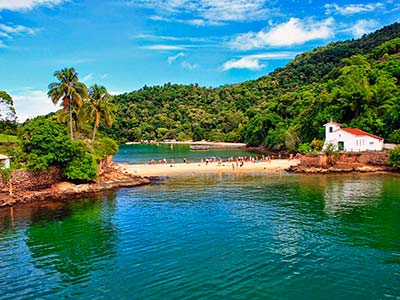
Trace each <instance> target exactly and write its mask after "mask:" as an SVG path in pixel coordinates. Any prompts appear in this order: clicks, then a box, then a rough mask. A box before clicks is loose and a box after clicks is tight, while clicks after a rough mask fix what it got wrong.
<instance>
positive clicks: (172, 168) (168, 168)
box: [115, 159, 299, 176]
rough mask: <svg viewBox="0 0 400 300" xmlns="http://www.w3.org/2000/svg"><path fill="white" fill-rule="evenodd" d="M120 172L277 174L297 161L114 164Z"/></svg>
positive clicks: (154, 174) (143, 174)
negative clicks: (240, 163) (255, 172)
mask: <svg viewBox="0 0 400 300" xmlns="http://www.w3.org/2000/svg"><path fill="white" fill-rule="evenodd" d="M115 164H116V165H117V166H118V167H119V168H120V169H121V170H122V171H124V172H128V173H130V174H132V175H138V176H174V175H184V174H196V173H208V172H216V173H218V172H230V173H232V172H254V171H258V172H279V171H283V170H285V169H287V168H289V167H290V166H293V165H298V164H299V160H297V159H292V160H288V159H274V160H271V161H270V162H265V161H263V162H245V163H244V165H243V166H242V167H240V166H236V163H234V167H232V162H222V164H221V165H218V163H216V162H212V163H209V164H208V165H206V164H205V163H187V164H185V163H176V164H169V163H167V164H155V165H149V164H126V163H115Z"/></svg>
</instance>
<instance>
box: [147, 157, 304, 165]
mask: <svg viewBox="0 0 400 300" xmlns="http://www.w3.org/2000/svg"><path fill="white" fill-rule="evenodd" d="M294 158H298V155H296V157H294V156H293V154H290V156H289V160H292V159H294ZM274 159H275V156H274V155H264V154H262V155H261V156H258V155H254V156H252V155H250V156H236V157H235V156H230V157H228V159H227V160H226V162H228V163H232V168H235V167H242V166H243V165H244V164H245V163H257V162H267V163H271V161H272V160H274ZM278 159H281V155H280V154H279V155H278ZM222 162H223V160H222V158H220V157H219V158H218V157H215V156H212V157H206V158H202V159H201V160H200V163H201V164H205V165H208V164H210V163H217V164H218V166H221V165H222ZM156 163H157V162H156V161H155V160H154V159H152V160H151V161H150V165H155V164H156ZM183 163H185V164H188V163H189V160H188V159H187V158H183ZM158 164H168V161H167V159H166V158H163V159H160V160H158ZM170 164H171V166H172V165H174V164H175V160H174V159H171V160H170Z"/></svg>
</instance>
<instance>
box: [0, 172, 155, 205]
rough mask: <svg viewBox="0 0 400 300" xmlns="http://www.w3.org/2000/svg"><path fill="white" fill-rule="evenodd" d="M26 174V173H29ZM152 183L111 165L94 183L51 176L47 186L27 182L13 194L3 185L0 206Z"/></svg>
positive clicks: (70, 197) (61, 198)
mask: <svg viewBox="0 0 400 300" xmlns="http://www.w3.org/2000/svg"><path fill="white" fill-rule="evenodd" d="M24 174H25V175H26V174H28V173H24ZM26 177H27V178H28V177H29V176H28V175H26ZM30 178H31V179H32V180H33V181H34V182H36V181H38V180H39V179H38V178H35V177H34V176H32V177H30ZM40 178H42V177H40ZM60 178H61V177H60ZM45 183H47V184H45ZM150 183H151V179H149V178H145V177H141V176H133V175H130V174H126V173H124V172H122V171H121V170H119V169H117V168H115V167H113V166H109V167H108V168H107V170H103V173H102V174H101V175H100V176H99V178H98V179H97V180H96V181H95V182H93V183H85V184H74V183H71V182H65V181H61V180H58V181H57V180H55V179H53V178H51V179H50V178H49V180H48V181H46V180H45V179H43V178H42V180H41V186H45V187H44V188H37V186H35V187H36V188H35V189H32V186H34V185H30V184H27V185H26V187H24V186H20V187H21V188H19V189H16V188H15V187H13V190H12V194H10V190H9V188H7V186H6V185H3V188H2V189H1V191H0V207H2V206H10V205H14V204H20V203H27V202H34V201H43V200H52V199H57V200H70V199H73V198H76V197H80V196H83V195H86V194H94V193H101V192H103V191H107V190H111V189H116V188H121V187H135V186H139V185H146V184H150ZM39 186H40V185H39Z"/></svg>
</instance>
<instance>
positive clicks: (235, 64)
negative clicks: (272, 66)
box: [221, 52, 297, 71]
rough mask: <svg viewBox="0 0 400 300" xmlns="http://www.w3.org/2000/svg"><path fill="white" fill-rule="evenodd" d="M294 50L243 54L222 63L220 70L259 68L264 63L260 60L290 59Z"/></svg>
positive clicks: (293, 54) (262, 66)
mask: <svg viewBox="0 0 400 300" xmlns="http://www.w3.org/2000/svg"><path fill="white" fill-rule="evenodd" d="M296 54H297V53H295V52H272V53H261V54H253V55H247V56H243V57H241V58H239V59H231V60H229V61H227V62H226V63H224V65H223V66H222V67H221V70H222V71H228V70H231V69H248V70H260V69H262V68H264V67H265V64H263V63H261V61H265V60H278V59H291V58H293V57H295V56H296Z"/></svg>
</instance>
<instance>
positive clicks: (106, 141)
mask: <svg viewBox="0 0 400 300" xmlns="http://www.w3.org/2000/svg"><path fill="white" fill-rule="evenodd" d="M92 146H93V151H94V155H95V160H96V162H97V163H99V162H101V161H102V160H103V159H105V158H106V157H107V156H110V155H114V154H115V153H117V151H118V144H117V142H116V141H114V140H113V139H110V138H108V137H103V138H97V139H96V140H95V141H94V142H93V144H92Z"/></svg>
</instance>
